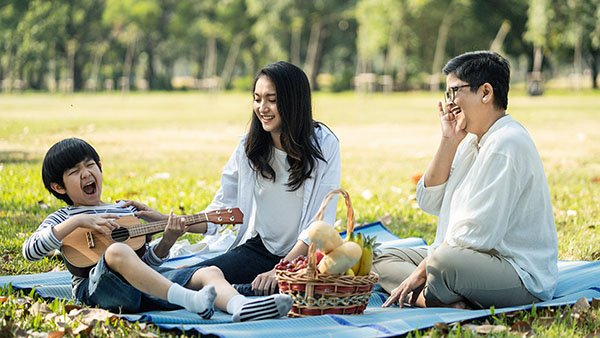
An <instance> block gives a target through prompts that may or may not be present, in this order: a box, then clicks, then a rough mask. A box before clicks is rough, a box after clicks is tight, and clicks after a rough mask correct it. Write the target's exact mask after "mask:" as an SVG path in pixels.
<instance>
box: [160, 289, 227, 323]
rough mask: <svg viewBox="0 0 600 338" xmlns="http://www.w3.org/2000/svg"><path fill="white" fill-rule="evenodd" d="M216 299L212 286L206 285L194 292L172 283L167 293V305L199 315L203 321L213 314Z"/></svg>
mask: <svg viewBox="0 0 600 338" xmlns="http://www.w3.org/2000/svg"><path fill="white" fill-rule="evenodd" d="M216 297H217V292H216V291H215V287H214V286H212V285H207V286H205V287H203V288H202V289H201V290H198V291H195V290H190V289H186V288H184V287H183V286H181V285H179V284H176V283H173V284H172V285H171V287H170V288H169V292H168V293H167V300H168V301H169V303H172V304H176V305H179V306H182V307H184V308H185V309H186V310H188V311H190V312H195V313H197V314H199V315H200V316H202V318H204V319H209V318H210V317H212V315H213V313H214V312H215V310H214V305H215V298H216Z"/></svg>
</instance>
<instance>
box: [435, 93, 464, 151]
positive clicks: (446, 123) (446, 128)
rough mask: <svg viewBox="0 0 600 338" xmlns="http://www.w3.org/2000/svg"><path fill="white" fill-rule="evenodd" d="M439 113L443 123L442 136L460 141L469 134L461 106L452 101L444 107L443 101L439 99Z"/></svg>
mask: <svg viewBox="0 0 600 338" xmlns="http://www.w3.org/2000/svg"><path fill="white" fill-rule="evenodd" d="M444 108H445V109H444ZM438 113H439V115H440V123H441V125H442V137H444V138H448V139H455V140H458V141H460V140H462V139H463V138H465V136H467V131H466V130H465V128H466V126H467V125H466V123H467V120H466V119H465V116H464V114H463V113H462V110H461V108H460V107H459V106H457V105H455V104H454V103H450V104H446V107H444V106H443V105H442V102H440V101H438Z"/></svg>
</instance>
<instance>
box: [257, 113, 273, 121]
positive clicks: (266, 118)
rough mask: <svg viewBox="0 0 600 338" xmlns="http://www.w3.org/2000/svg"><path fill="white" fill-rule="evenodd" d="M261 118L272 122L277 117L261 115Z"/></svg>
mask: <svg viewBox="0 0 600 338" xmlns="http://www.w3.org/2000/svg"><path fill="white" fill-rule="evenodd" d="M260 118H261V119H263V120H265V121H270V120H272V119H274V118H275V115H262V114H261V115H260Z"/></svg>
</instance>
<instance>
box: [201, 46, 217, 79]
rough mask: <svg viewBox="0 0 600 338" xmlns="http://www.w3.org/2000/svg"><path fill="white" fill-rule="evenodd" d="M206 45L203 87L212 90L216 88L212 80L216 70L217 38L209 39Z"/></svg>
mask: <svg viewBox="0 0 600 338" xmlns="http://www.w3.org/2000/svg"><path fill="white" fill-rule="evenodd" d="M207 44H208V46H207V48H206V58H205V59H204V79H203V83H204V85H203V87H204V88H206V89H208V90H213V89H215V88H216V85H215V84H214V83H213V80H214V79H213V78H214V76H215V71H216V68H217V67H216V63H217V38H216V37H215V36H214V35H213V36H211V37H209V38H208V41H207Z"/></svg>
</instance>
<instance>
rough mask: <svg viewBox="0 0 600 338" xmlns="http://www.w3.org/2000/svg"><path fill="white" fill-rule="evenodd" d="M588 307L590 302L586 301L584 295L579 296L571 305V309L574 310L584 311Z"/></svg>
mask: <svg viewBox="0 0 600 338" xmlns="http://www.w3.org/2000/svg"><path fill="white" fill-rule="evenodd" d="M589 308H590V303H589V302H588V300H587V298H585V297H581V298H579V299H578V300H577V301H576V302H575V305H573V310H575V311H577V312H584V311H587V310H588V309H589Z"/></svg>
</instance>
